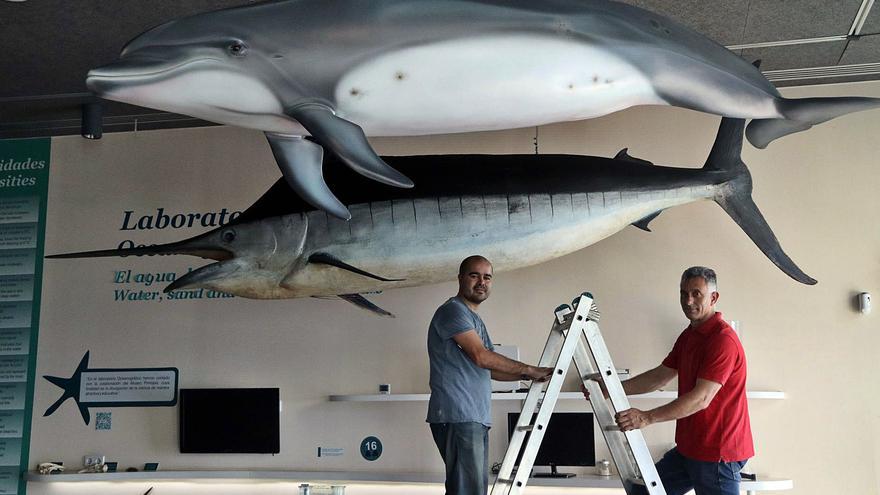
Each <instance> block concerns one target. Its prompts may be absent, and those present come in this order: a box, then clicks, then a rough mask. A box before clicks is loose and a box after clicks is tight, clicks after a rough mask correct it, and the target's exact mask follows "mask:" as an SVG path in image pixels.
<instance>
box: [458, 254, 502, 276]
mask: <svg viewBox="0 0 880 495" xmlns="http://www.w3.org/2000/svg"><path fill="white" fill-rule="evenodd" d="M475 261H485V262H486V263H489V266H492V262H491V261H489V260H487V259H486V258H485V257H483V256H480V255H479V254H474V255H471V256H468V257H467V258H465V259H463V260H462V261H461V265H458V274H459V275H464V274H465V270H467V269H468V267H469V266H470V265H471V263H473V262H475ZM493 268H494V267H493Z"/></svg>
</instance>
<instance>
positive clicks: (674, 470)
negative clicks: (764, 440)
mask: <svg viewBox="0 0 880 495" xmlns="http://www.w3.org/2000/svg"><path fill="white" fill-rule="evenodd" d="M745 464H746V461H733V462H706V461H696V460H694V459H688V458H687V457H685V456H683V455H681V454H680V453H679V452H678V449H675V448H673V449H672V450H670V451H669V452H667V453H665V454H663V458H662V459H660V460H659V461H657V464H656V466H657V474H659V475H660V480H661V481H662V482H663V488H665V489H666V495H684V494H685V493H687V492H689V491H690V490H694V491H695V492H696V495H739V482H740V476H739V471H740V470H741V469H742V468H743V466H745ZM640 488H641V489H642V490H644V488H643V487H640ZM644 493H647V490H645V491H644Z"/></svg>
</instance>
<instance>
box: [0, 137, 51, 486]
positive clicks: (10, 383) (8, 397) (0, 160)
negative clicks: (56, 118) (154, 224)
mask: <svg viewBox="0 0 880 495" xmlns="http://www.w3.org/2000/svg"><path fill="white" fill-rule="evenodd" d="M49 148H50V140H49V139H21V140H0V495H6V494H18V495H23V494H24V493H25V490H26V488H27V486H26V484H25V483H22V482H20V480H21V473H22V472H23V471H26V470H27V466H28V448H29V445H30V429H31V410H32V409H33V396H34V371H35V363H36V349H37V345H36V344H37V335H38V327H39V321H40V311H39V309H40V291H41V288H42V287H41V285H42V284H41V281H42V275H43V263H42V259H43V246H44V242H45V231H46V198H47V191H48V187H49V186H48V183H49Z"/></svg>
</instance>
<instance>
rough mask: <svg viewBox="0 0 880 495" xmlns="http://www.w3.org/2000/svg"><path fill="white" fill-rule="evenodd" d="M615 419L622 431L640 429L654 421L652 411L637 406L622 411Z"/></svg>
mask: <svg viewBox="0 0 880 495" xmlns="http://www.w3.org/2000/svg"><path fill="white" fill-rule="evenodd" d="M614 420H615V421H617V426H620V431H629V430H639V429H642V428H644V427H646V426H648V425H650V424H651V423H653V422H654V421H653V420H652V418H651V414H650V413H648V412H647V411H642V410H641V409H636V408H632V409H627V410H626V411H620V412H619V413H617V414H616V415H615V416H614Z"/></svg>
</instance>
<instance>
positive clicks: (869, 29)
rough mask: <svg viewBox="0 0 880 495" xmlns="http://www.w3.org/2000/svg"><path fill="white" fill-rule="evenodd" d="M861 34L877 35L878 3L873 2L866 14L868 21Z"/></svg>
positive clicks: (879, 7)
mask: <svg viewBox="0 0 880 495" xmlns="http://www.w3.org/2000/svg"><path fill="white" fill-rule="evenodd" d="M860 33H861V34H878V33H880V3H877V2H875V3H874V6H873V7H872V8H871V11H870V12H869V13H868V19H867V20H865V25H864V26H862V30H861V31H860Z"/></svg>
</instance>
